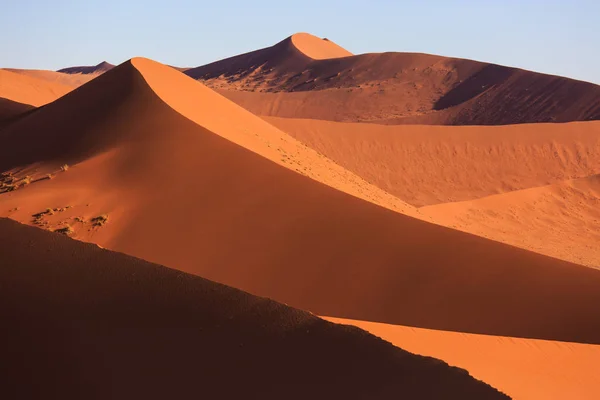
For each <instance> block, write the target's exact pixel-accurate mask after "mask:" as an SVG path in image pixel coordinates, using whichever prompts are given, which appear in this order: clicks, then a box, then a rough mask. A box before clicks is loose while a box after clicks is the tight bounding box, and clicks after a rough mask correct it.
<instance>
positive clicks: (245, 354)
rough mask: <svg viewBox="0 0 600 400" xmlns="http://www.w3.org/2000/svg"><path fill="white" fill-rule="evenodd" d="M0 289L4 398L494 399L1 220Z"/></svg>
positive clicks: (362, 341) (333, 330) (489, 392)
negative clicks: (0, 283)
mask: <svg viewBox="0 0 600 400" xmlns="http://www.w3.org/2000/svg"><path fill="white" fill-rule="evenodd" d="M0 282H2V290H1V291H0V317H1V318H2V321H3V324H5V327H6V328H7V329H3V330H2V332H1V333H0V339H2V342H3V343H5V344H10V345H9V346H3V347H2V350H0V356H1V357H2V363H0V372H2V374H1V375H0V383H1V386H2V393H3V395H4V396H7V397H8V398H61V399H81V398H86V399H107V398H111V399H125V398H140V397H143V398H146V399H147V398H150V399H164V398H189V397H198V396H200V397H208V398H233V397H240V396H241V397H246V398H248V397H251V398H262V399H265V398H266V399H280V398H281V396H284V397H286V398H294V399H300V398H307V397H312V398H333V397H338V396H343V397H344V398H356V399H358V398H365V396H366V397H369V398H378V399H392V398H398V397H405V396H408V397H411V398H432V399H433V398H439V397H440V396H450V397H452V398H461V399H480V398H484V399H504V398H507V397H505V396H503V395H502V394H500V393H498V392H497V391H495V390H494V389H492V388H491V387H489V386H488V385H486V384H484V383H482V382H478V381H476V380H474V379H473V378H471V377H470V376H469V375H468V374H467V373H466V372H465V371H464V370H460V369H457V368H450V367H448V365H446V364H444V363H442V362H440V361H438V360H435V359H432V358H425V357H420V356H416V355H413V354H410V353H407V352H405V351H402V350H400V349H398V348H395V347H393V346H392V345H390V344H389V343H386V342H384V341H382V340H380V339H377V338H375V337H373V336H371V335H369V334H367V333H366V332H364V331H361V330H359V329H356V328H348V327H344V326H340V325H335V324H331V323H329V322H325V321H323V320H321V319H319V318H317V317H315V316H313V315H310V314H309V313H306V312H303V311H299V310H295V309H292V308H289V307H286V306H284V305H282V304H279V303H276V302H274V301H271V300H268V299H264V298H259V297H255V296H251V295H249V294H247V293H244V292H241V291H239V290H236V289H233V288H230V287H227V286H223V285H220V284H217V283H214V282H210V281H207V280H205V279H203V278H200V277H195V276H192V275H188V274H184V273H181V272H179V271H175V270H172V269H168V268H165V267H162V266H159V265H156V264H151V263H148V262H145V261H142V260H140V259H136V258H133V257H129V256H126V255H124V254H119V253H114V252H109V251H107V250H102V249H99V248H98V247H97V246H95V245H91V244H85V243H81V242H77V241H73V240H70V239H68V238H66V237H63V236H62V235H59V234H56V233H54V234H53V233H49V232H44V231H42V230H40V229H35V228H31V227H26V226H22V225H19V224H17V223H16V222H13V221H9V220H6V219H0ZM357 360H360V362H357ZM374 388H376V389H374Z"/></svg>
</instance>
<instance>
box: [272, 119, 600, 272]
mask: <svg viewBox="0 0 600 400" xmlns="http://www.w3.org/2000/svg"><path fill="white" fill-rule="evenodd" d="M265 120H267V121H268V122H269V123H271V124H273V125H275V126H277V127H279V128H280V129H281V130H283V131H285V132H287V133H289V134H290V135H291V136H293V137H295V138H296V139H298V140H300V141H301V142H303V143H305V144H307V145H308V146H309V147H312V148H314V149H316V150H317V151H319V152H320V153H323V154H324V155H325V156H327V157H329V158H331V159H332V160H334V161H336V162H337V163H338V164H340V165H341V166H343V167H345V168H347V169H348V170H350V171H352V172H354V173H356V174H357V175H359V176H361V177H363V178H364V179H365V180H367V181H368V182H370V183H372V184H374V185H376V186H379V187H381V188H382V189H384V190H385V191H387V192H389V193H391V194H393V195H395V196H397V197H399V198H400V199H402V200H404V201H406V202H408V203H410V204H413V205H415V206H429V207H425V208H421V209H420V211H421V213H422V214H425V215H428V216H430V217H431V220H433V221H435V222H436V223H440V224H443V225H446V226H450V227H453V228H458V229H461V230H463V231H466V232H470V233H474V234H477V235H480V236H484V237H488V238H491V239H494V240H498V241H501V242H504V243H509V244H511V245H514V246H518V247H521V248H525V249H528V250H533V251H536V252H539V253H542V254H546V255H549V256H552V257H557V258H561V259H564V260H567V261H571V262H576V263H579V264H585V265H588V266H600V251H598V249H597V243H599V241H600V214H599V213H598V211H597V210H598V204H600V191H599V189H598V188H597V183H595V182H597V181H598V180H597V178H593V177H594V176H595V175H596V174H598V173H599V172H600V123H598V122H594V121H591V122H573V123H568V124H531V125H513V126H499V127H437V126H382V125H375V124H356V123H354V124H350V123H336V122H330V121H317V120H302V119H287V118H273V117H269V118H265ZM587 177H592V178H587ZM573 180H575V181H573ZM440 203H449V204H440Z"/></svg>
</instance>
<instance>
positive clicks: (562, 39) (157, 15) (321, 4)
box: [0, 0, 600, 84]
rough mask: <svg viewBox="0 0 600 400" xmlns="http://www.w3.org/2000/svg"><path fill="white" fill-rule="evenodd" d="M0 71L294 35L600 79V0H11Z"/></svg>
mask: <svg viewBox="0 0 600 400" xmlns="http://www.w3.org/2000/svg"><path fill="white" fill-rule="evenodd" d="M1 1H2V8H1V11H0V67H12V68H36V69H53V70H54V69H59V68H64V67H68V66H74V65H94V64H97V63H99V62H100V61H102V60H106V61H108V62H111V63H113V64H119V63H121V62H123V61H125V60H127V59H129V58H131V57H135V56H144V57H148V58H152V59H155V60H157V61H161V62H164V63H167V64H171V65H176V66H185V67H187V66H198V65H203V64H206V63H209V62H212V61H216V60H219V59H222V58H226V57H229V56H233V55H236V54H239V53H243V52H247V51H251V50H255V49H258V48H262V47H266V46H270V45H272V44H275V43H276V42H278V41H280V40H282V39H284V38H285V37H287V36H289V35H291V34H292V33H295V32H309V33H312V34H314V35H317V36H321V37H327V38H329V39H331V40H333V41H334V42H336V43H338V44H339V45H341V46H342V47H345V48H346V49H348V50H349V51H351V52H353V53H355V54H359V53H367V52H382V51H409V52H423V53H432V54H440V55H445V56H453V57H462V58H470V59H475V60H481V61H488V62H494V63H498V64H503V65H510V66H515V67H520V68H526V69H530V70H534V71H539V72H545V73H551V74H557V75H563V76H568V77H572V78H576V79H582V80H587V81H590V82H594V83H598V84H600V20H599V16H600V0H572V1H565V0H520V1H519V0H430V1H401V0H395V1H394V0H371V1H368V2H367V1H365V0H361V1H355V0H345V1H341V0H329V1H328V0H320V1H316V0H303V1H297V2H291V1H288V0H278V1H275V0H264V1H261V0H254V1H243V0H229V1H204V0H170V1H159V0H129V1H127V0H102V1H97V0H88V1H81V0H78V1H73V0H53V1H48V0H1Z"/></svg>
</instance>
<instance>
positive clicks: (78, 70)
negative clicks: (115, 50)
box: [57, 61, 115, 75]
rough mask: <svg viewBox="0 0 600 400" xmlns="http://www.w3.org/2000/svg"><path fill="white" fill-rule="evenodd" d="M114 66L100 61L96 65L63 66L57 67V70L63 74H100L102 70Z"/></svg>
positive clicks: (105, 70)
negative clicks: (61, 67)
mask: <svg viewBox="0 0 600 400" xmlns="http://www.w3.org/2000/svg"><path fill="white" fill-rule="evenodd" d="M114 67H115V66H114V65H112V64H111V63H108V62H106V61H102V62H101V63H100V64H98V65H91V66H80V67H69V68H63V69H59V70H58V71H57V72H62V73H64V74H84V75H86V74H91V75H100V74H103V73H104V72H107V71H110V70H111V69H113V68H114Z"/></svg>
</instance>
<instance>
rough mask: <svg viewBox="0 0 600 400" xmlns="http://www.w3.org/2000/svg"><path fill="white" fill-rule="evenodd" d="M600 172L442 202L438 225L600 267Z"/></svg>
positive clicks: (430, 211) (434, 212)
mask: <svg viewBox="0 0 600 400" xmlns="http://www.w3.org/2000/svg"><path fill="white" fill-rule="evenodd" d="M599 206H600V176H599V175H594V176H591V177H588V178H581V179H575V180H567V181H563V182H560V183H557V184H553V185H549V186H542V187H538V188H532V189H524V190H519V191H515V192H510V193H505V194H500V195H495V196H489V197H484V198H482V199H477V200H471V201H463V202H457V203H449V204H439V205H435V206H429V207H425V208H423V209H422V212H423V213H425V214H427V215H430V216H431V217H433V218H434V219H435V221H437V222H438V223H442V224H444V225H446V226H450V227H453V228H456V229H460V230H461V231H464V232H471V233H474V234H477V235H480V236H484V237H488V238H491V239H494V240H498V241H501V242H504V243H509V244H512V245H513V246H518V247H521V248H524V249H529V250H533V251H536V252H538V253H541V254H546V255H549V256H552V257H556V258H560V259H563V260H567V261H571V262H575V263H578V264H583V265H587V266H589V267H594V268H600V249H599V248H598V243H600V207H599Z"/></svg>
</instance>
